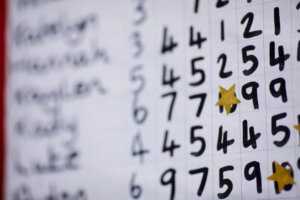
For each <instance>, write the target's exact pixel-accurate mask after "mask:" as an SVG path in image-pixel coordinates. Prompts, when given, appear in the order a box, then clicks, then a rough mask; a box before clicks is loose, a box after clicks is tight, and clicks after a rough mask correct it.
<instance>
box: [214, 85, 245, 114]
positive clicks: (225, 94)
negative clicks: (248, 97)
mask: <svg viewBox="0 0 300 200" xmlns="http://www.w3.org/2000/svg"><path fill="white" fill-rule="evenodd" d="M219 87H220V90H221V98H220V99H219V101H218V102H217V103H216V105H217V106H225V109H226V113H227V115H229V112H230V108H231V105H233V104H238V103H241V101H240V100H239V99H238V98H236V96H235V95H234V89H235V84H233V85H232V86H231V88H230V89H229V90H225V89H224V88H222V87H221V86H219Z"/></svg>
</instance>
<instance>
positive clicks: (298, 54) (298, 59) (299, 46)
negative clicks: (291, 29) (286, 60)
mask: <svg viewBox="0 0 300 200" xmlns="http://www.w3.org/2000/svg"><path fill="white" fill-rule="evenodd" d="M299 32H300V30H299ZM297 61H300V40H299V41H298V53H297Z"/></svg>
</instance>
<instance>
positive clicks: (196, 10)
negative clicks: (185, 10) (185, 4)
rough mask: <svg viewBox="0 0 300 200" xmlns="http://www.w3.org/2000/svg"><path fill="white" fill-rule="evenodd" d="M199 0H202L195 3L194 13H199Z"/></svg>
mask: <svg viewBox="0 0 300 200" xmlns="http://www.w3.org/2000/svg"><path fill="white" fill-rule="evenodd" d="M199 1H200V0H195V4H194V13H198V7H199Z"/></svg>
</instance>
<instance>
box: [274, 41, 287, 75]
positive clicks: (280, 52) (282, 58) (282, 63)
mask: <svg viewBox="0 0 300 200" xmlns="http://www.w3.org/2000/svg"><path fill="white" fill-rule="evenodd" d="M269 50H270V52H269V53H270V66H272V67H273V66H275V65H277V64H279V70H280V71H282V70H284V66H285V62H286V61H287V60H288V59H289V58H290V54H284V48H283V46H282V45H280V46H279V47H278V57H277V58H275V42H274V41H272V42H270V44H269Z"/></svg>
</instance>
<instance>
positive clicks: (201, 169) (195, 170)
mask: <svg viewBox="0 0 300 200" xmlns="http://www.w3.org/2000/svg"><path fill="white" fill-rule="evenodd" d="M199 173H203V176H202V180H201V183H200V186H199V189H198V192H197V195H198V196H199V197H200V196H201V195H202V193H203V190H204V187H205V184H206V180H207V176H208V168H207V167H203V168H199V169H193V170H190V171H189V174H190V175H194V174H199Z"/></svg>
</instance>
